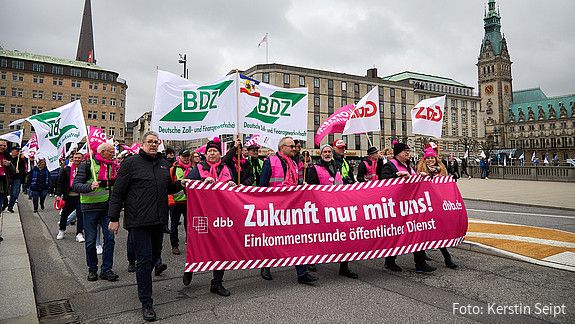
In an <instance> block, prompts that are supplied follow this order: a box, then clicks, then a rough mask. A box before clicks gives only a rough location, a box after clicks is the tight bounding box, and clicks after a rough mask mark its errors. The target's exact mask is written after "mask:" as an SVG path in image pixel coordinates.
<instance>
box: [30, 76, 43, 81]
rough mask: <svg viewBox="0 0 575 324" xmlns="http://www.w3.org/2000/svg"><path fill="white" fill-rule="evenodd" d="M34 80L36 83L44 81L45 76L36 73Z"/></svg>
mask: <svg viewBox="0 0 575 324" xmlns="http://www.w3.org/2000/svg"><path fill="white" fill-rule="evenodd" d="M32 81H34V83H44V76H43V75H35V76H34V77H33V78H32Z"/></svg>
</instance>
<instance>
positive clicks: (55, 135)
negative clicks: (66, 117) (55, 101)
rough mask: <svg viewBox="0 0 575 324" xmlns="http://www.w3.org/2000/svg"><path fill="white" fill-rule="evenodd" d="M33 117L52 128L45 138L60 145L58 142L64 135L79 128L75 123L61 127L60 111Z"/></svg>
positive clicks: (55, 144)
mask: <svg viewBox="0 0 575 324" xmlns="http://www.w3.org/2000/svg"><path fill="white" fill-rule="evenodd" d="M30 118H31V119H36V120H38V121H39V122H41V123H43V124H45V125H47V126H48V127H49V128H50V130H49V131H48V134H47V135H46V137H45V138H47V139H48V140H49V141H50V143H52V145H54V146H55V147H58V142H59V141H60V138H62V136H63V135H65V134H66V133H67V132H68V131H70V130H72V129H78V127H76V126H75V125H66V126H64V127H62V129H60V113H59V112H47V113H44V114H41V115H39V116H32V117H30Z"/></svg>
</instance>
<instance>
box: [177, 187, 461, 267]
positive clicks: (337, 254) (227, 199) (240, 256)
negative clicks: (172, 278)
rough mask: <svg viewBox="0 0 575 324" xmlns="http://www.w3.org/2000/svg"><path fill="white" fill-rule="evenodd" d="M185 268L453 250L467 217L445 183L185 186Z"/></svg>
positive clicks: (284, 263) (289, 263) (456, 195)
mask: <svg viewBox="0 0 575 324" xmlns="http://www.w3.org/2000/svg"><path fill="white" fill-rule="evenodd" d="M187 195H188V228H187V233H188V235H187V239H188V242H187V246H188V247H192V248H190V249H187V252H186V269H185V271H188V272H190V271H191V272H198V271H207V270H218V269H234V270H237V269H250V268H261V267H283V266H293V265H298V264H318V263H331V262H342V261H353V260H366V259H374V258H382V257H386V256H393V255H400V254H406V253H411V252H415V251H420V250H427V249H432V248H440V247H449V246H454V245H457V244H459V243H461V242H462V241H463V238H464V236H465V233H466V231H467V212H466V210H465V206H464V204H463V199H462V198H461V194H460V192H459V189H458V188H457V185H456V183H455V182H454V181H453V179H452V178H451V177H435V178H433V179H430V178H428V177H426V178H424V177H421V176H414V177H412V178H410V179H408V180H405V179H403V178H396V179H388V180H382V181H374V182H365V183H355V184H351V185H336V186H322V185H300V186H293V187H282V188H260V187H247V186H237V187H228V186H227V184H224V183H216V184H210V185H206V184H204V183H202V182H199V181H193V182H191V183H190V184H189V185H188V189H187Z"/></svg>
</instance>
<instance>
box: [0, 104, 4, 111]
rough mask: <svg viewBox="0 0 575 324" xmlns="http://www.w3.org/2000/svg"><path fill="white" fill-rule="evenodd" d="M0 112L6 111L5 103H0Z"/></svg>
mask: <svg viewBox="0 0 575 324" xmlns="http://www.w3.org/2000/svg"><path fill="white" fill-rule="evenodd" d="M0 112H4V104H3V103H0Z"/></svg>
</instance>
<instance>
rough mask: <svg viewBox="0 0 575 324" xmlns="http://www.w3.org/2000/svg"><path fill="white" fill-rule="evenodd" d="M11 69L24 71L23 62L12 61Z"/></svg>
mask: <svg viewBox="0 0 575 324" xmlns="http://www.w3.org/2000/svg"><path fill="white" fill-rule="evenodd" d="M12 68H13V69H18V70H24V62H22V61H16V60H12Z"/></svg>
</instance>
